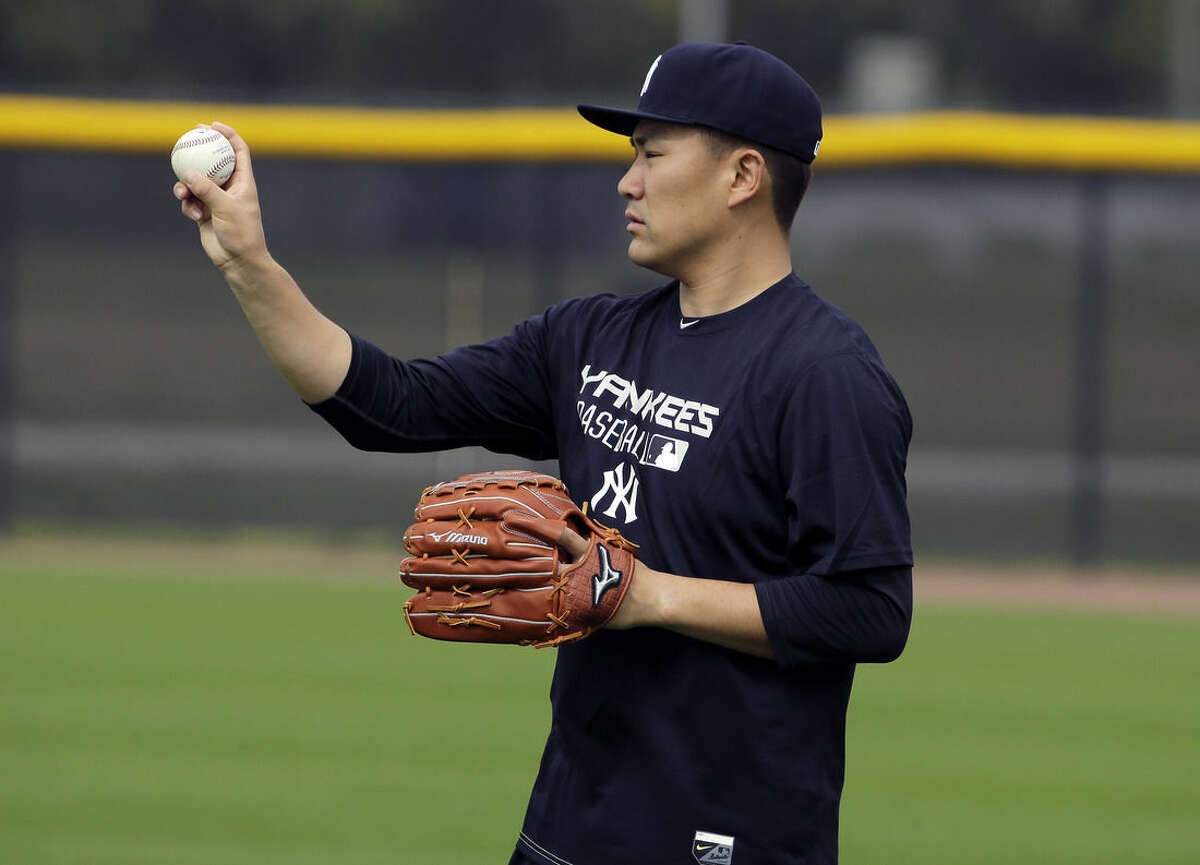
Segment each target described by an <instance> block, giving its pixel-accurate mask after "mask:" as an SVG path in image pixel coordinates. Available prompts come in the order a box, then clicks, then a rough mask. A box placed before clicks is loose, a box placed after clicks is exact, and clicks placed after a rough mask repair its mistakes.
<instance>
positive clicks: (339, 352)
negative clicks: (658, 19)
mask: <svg viewBox="0 0 1200 865" xmlns="http://www.w3.org/2000/svg"><path fill="white" fill-rule="evenodd" d="M580 111H581V113H582V114H583V116H584V117H585V118H587V119H588V120H590V121H591V122H593V123H596V124H597V125H599V126H601V127H603V128H605V129H609V130H612V131H616V132H619V133H620V134H623V135H630V136H631V142H632V144H633V149H634V158H633V163H632V165H631V166H630V168H629V170H628V171H627V172H626V173H625V175H624V176H623V177H622V178H621V180H620V182H619V184H618V186H617V190H618V192H619V193H620V194H621V196H622V197H623V198H624V199H625V200H626V217H627V219H628V225H627V230H628V232H629V235H630V243H629V257H630V258H631V259H632V260H633V261H634V262H635V263H637V264H639V265H641V266H643V267H646V268H649V269H652V270H655V271H657V272H659V273H662V274H664V275H667V276H670V277H672V278H673V279H672V281H671V282H669V283H667V284H666V285H663V286H661V287H659V288H656V289H653V290H651V291H648V292H645V293H643V294H639V295H635V296H632V297H616V296H612V295H601V296H596V297H590V298H582V299H574V300H569V301H566V302H564V303H561V304H558V305H556V306H554V307H551V308H550V309H548V310H547V311H546V312H544V313H543V314H542V315H539V316H536V317H535V318H532V319H529V320H528V321H525V322H522V323H521V324H518V325H517V326H516V328H514V330H513V331H512V333H510V334H509V335H508V336H506V337H503V338H500V339H497V340H493V341H491V342H488V343H485V344H482V345H477V346H467V347H463V348H459V349H456V350H455V351H452V352H450V353H449V354H446V355H443V356H441V357H439V358H434V359H431V360H416V361H408V362H402V361H399V360H397V359H395V358H391V357H389V356H387V355H386V354H384V353H383V352H382V351H380V350H379V349H377V348H375V347H374V346H372V345H370V344H369V343H367V342H366V341H364V340H362V339H359V338H356V337H355V338H352V337H350V336H349V335H348V334H347V333H346V332H345V331H343V330H342V329H341V328H339V327H337V326H336V325H335V324H333V323H332V322H330V321H329V320H328V319H326V318H324V317H323V316H322V315H321V314H320V313H319V312H317V311H316V310H315V309H314V308H313V307H312V306H311V305H310V304H309V303H308V301H307V300H305V298H304V296H303V294H301V292H300V290H299V288H298V287H297V286H296V284H295V283H294V282H293V281H292V280H291V278H290V277H289V276H288V275H287V273H286V271H284V270H283V269H282V268H280V267H279V266H278V265H277V264H275V263H274V261H273V260H272V259H271V258H270V256H269V254H268V253H267V250H266V245H265V242H264V240H263V233H262V226H261V222H260V218H259V212H258V203H257V194H256V192H255V188H254V180H253V174H252V171H251V168H250V161H249V153H248V151H247V148H246V145H245V143H244V142H242V140H241V139H240V138H239V137H237V135H236V134H235V133H234V132H233V130H231V129H229V128H228V127H226V126H220V125H218V128H219V129H220V130H221V131H222V132H223V133H224V134H225V135H226V136H228V137H229V138H230V139H231V141H232V142H233V144H234V147H235V148H236V150H237V155H238V169H237V173H236V174H235V175H234V177H233V179H232V181H231V183H230V185H229V188H228V190H227V191H225V190H221V189H218V188H216V187H215V186H213V185H212V184H211V183H208V182H207V181H205V180H203V179H198V178H189V179H188V185H187V186H184V185H182V184H181V185H179V186H177V187H176V195H177V197H179V198H180V199H181V201H182V208H183V212H184V213H185V214H186V215H187V216H189V217H190V218H191V219H193V220H195V221H196V222H198V224H199V226H200V234H201V241H202V243H203V245H204V248H205V250H206V251H207V252H208V254H209V256H210V257H211V258H212V260H213V262H214V263H215V264H216V265H217V266H218V267H219V268H220V269H221V270H222V272H223V274H224V275H225V277H226V279H227V280H228V282H229V284H230V286H231V287H232V288H233V290H234V293H235V294H236V296H237V297H238V300H239V301H240V302H241V304H242V306H243V308H244V310H245V312H246V315H247V317H248V318H249V320H250V322H251V324H252V325H253V326H254V328H255V330H256V331H257V333H258V335H259V337H260V339H261V340H262V342H263V344H264V346H265V347H266V350H267V351H268V353H269V354H270V356H271V358H272V359H273V360H274V361H275V363H276V364H277V365H278V366H279V368H280V369H281V370H282V372H283V374H284V376H285V377H286V378H287V380H288V381H289V382H290V383H291V384H292V386H293V387H294V388H295V389H296V391H297V392H298V393H299V394H300V396H301V397H302V398H303V399H304V400H306V401H307V402H308V403H310V404H311V405H312V407H313V409H314V411H316V412H317V413H318V414H320V415H321V416H322V417H324V418H325V419H326V420H327V421H329V422H330V423H332V424H333V425H334V426H335V427H337V428H338V429H339V430H340V431H341V432H342V433H343V434H344V435H345V436H346V437H347V439H349V440H350V441H351V442H352V443H353V444H355V445H356V446H358V447H361V448H365V449H375V450H394V451H421V450H436V449H441V448H450V447H458V446H462V445H483V446H485V447H488V448H490V449H492V450H494V451H497V452H502V453H512V454H517V455H521V456H525V457H530V458H536V459H547V458H555V457H557V458H558V459H559V461H560V467H561V476H562V478H563V480H564V481H565V482H566V484H567V486H568V488H569V489H570V490H571V491H572V492H573V493H574V495H575V496H576V498H577V500H579V501H582V500H583V499H587V500H588V501H590V504H591V508H592V510H593V512H595V513H596V514H597V515H598V516H599V517H600V518H601V519H603V520H606V521H611V522H612V523H613V524H614V525H615V526H616V527H617V528H619V529H620V531H621V532H622V533H623V534H624V535H625V536H626V537H627V538H629V539H630V540H632V541H634V542H636V543H638V544H639V545H640V549H639V557H640V559H641V562H640V563H639V565H638V569H637V572H636V575H635V579H634V581H633V584H632V587H631V589H630V593H629V595H628V597H627V598H626V601H625V603H624V605H623V606H622V607H621V608H620V610H619V611H618V613H617V615H616V617H615V618H614V619H613V621H612V622H611V623H610V625H609V626H608V627H607V628H605V629H604V630H602V631H601V632H599V633H597V634H595V635H593V636H591V637H589V638H588V639H586V640H583V641H582V642H579V643H576V644H572V645H567V646H564V647H562V648H560V649H559V650H558V657H557V664H556V669H555V674H554V681H553V684H552V687H551V701H552V704H553V710H554V714H553V722H552V726H551V730H550V734H549V738H548V740H547V743H546V749H545V753H544V756H543V759H542V764H541V768H540V771H539V773H538V777H537V781H536V782H535V784H534V788H533V792H532V795H531V798H530V802H529V808H528V811H527V814H526V818H525V824H524V827H523V829H522V831H521V833H520V836H519V840H518V846H517V850H516V852H515V853H514V854H513V859H512V862H514V863H524V862H532V863H538V865H566V863H571V865H600V863H656V865H658V863H686V862H694V861H699V862H703V863H726V865H751V863H801V862H803V863H810V865H811V863H832V862H835V861H836V859H837V819H838V803H839V799H840V795H841V787H842V779H843V767H844V729H845V717H846V707H847V702H848V700H849V695H850V686H851V681H852V678H853V671H854V665H855V663H858V662H864V661H878V662H882V661H888V660H891V659H893V658H895V657H896V656H897V655H898V654H899V653H900V651H901V650H902V648H903V646H904V643H905V640H906V638H907V634H908V627H909V622H910V619H911V608H912V594H911V565H912V554H911V549H910V543H909V526H908V515H907V510H906V506H905V483H904V467H905V459H906V453H907V447H908V441H909V438H910V434H911V420H910V418H909V414H908V409H907V407H906V405H905V402H904V399H903V397H902V395H901V393H900V391H899V388H898V387H897V386H896V384H895V382H894V381H893V380H892V378H891V376H890V375H889V374H888V373H887V371H886V369H885V368H884V366H883V363H882V361H881V360H880V359H879V356H878V354H877V353H876V351H875V349H874V347H873V346H872V345H871V343H870V341H869V339H868V338H867V336H866V334H865V333H864V332H863V331H862V330H861V328H859V327H858V326H857V325H856V324H855V323H854V322H853V321H851V320H850V319H849V318H848V317H847V316H845V315H844V314H843V313H841V312H840V311H838V310H837V309H836V308H834V307H833V306H831V305H830V304H828V303H826V302H825V301H824V300H822V299H821V298H819V297H818V296H817V295H816V294H815V293H814V292H813V290H812V289H811V288H809V287H808V286H807V285H805V284H804V283H803V282H802V281H801V280H800V279H799V278H798V277H797V276H795V275H794V274H793V273H792V263H791V247H790V242H789V232H790V225H791V222H792V217H793V215H794V212H795V210H796V206H797V205H798V203H799V201H800V198H801V197H802V196H803V194H804V190H805V187H806V186H807V183H808V178H809V171H810V169H809V165H810V164H811V162H812V160H813V158H814V157H815V156H816V153H817V150H818V147H819V144H820V137H821V110H820V103H819V102H818V100H817V97H816V94H815V93H813V91H812V90H811V88H809V86H808V85H807V83H805V82H804V80H803V79H802V78H800V76H799V75H797V74H796V73H795V72H794V71H792V70H791V69H790V68H789V67H788V66H786V65H785V64H783V63H782V62H781V61H779V60H778V59H776V58H774V57H772V56H771V55H769V54H767V53H765V52H763V51H760V50H758V49H756V48H753V47H751V46H748V45H744V44H738V45H707V44H691V45H681V46H677V47H675V48H672V49H671V50H669V51H667V52H665V53H664V54H663V55H662V56H661V57H659V58H658V59H657V60H655V62H654V64H653V65H652V66H651V68H650V72H649V74H648V75H647V77H646V82H645V85H644V86H643V88H642V96H641V101H640V103H639V106H638V110H637V111H632V112H630V111H618V110H614V109H606V108H599V107H596V106H580ZM189 187H190V189H189ZM572 552H573V551H572Z"/></svg>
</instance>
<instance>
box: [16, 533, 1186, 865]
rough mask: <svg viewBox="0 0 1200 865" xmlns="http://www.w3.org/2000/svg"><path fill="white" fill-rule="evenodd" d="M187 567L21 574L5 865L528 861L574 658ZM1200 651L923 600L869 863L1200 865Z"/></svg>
mask: <svg viewBox="0 0 1200 865" xmlns="http://www.w3.org/2000/svg"><path fill="white" fill-rule="evenodd" d="M223 567H224V568H225V570H226V571H228V570H229V567H228V565H225V566H223ZM184 570H187V571H188V572H189V574H190V575H189V576H187V577H180V576H179V575H178V574H177V573H167V572H165V571H163V570H162V569H161V568H160V569H157V570H156V567H155V566H153V565H152V564H147V563H146V562H141V563H140V564H139V566H138V567H137V568H136V569H135V573H133V574H128V573H124V572H123V571H124V569H123V568H122V567H121V566H120V562H115V561H113V560H111V559H106V558H104V557H98V558H97V560H96V561H94V562H91V563H84V562H81V563H78V564H77V565H75V566H73V567H71V568H69V569H64V568H62V567H61V565H59V566H58V567H46V566H38V565H37V564H36V563H32V562H24V563H22V562H17V561H13V560H11V559H0V779H2V783H0V862H3V863H7V865H24V863H29V865H33V863H37V865H58V863H88V865H108V863H112V865H117V863H120V865H140V863H147V865H148V863H154V865H166V863H179V865H190V863H196V865H200V863H204V865H211V863H218V862H219V863H226V865H239V863H247V865H249V863H254V865H275V863H279V865H285V863H286V865H305V863H365V865H369V863H385V862H386V863H389V865H394V863H429V865H458V863H462V865H493V863H502V862H504V861H505V857H506V856H507V853H508V852H509V851H511V849H512V844H513V841H514V838H515V834H516V831H517V829H518V827H519V825H520V819H521V815H522V813H523V810H524V805H525V799H526V796H527V794H528V790H529V786H530V784H531V783H532V780H533V774H534V771H535V769H536V766H537V758H538V755H539V753H540V750H541V745H542V741H543V739H544V736H545V732H546V727H547V724H548V719H549V711H548V710H549V704H548V701H547V696H546V695H547V687H548V681H549V674H550V670H551V666H552V663H553V654H552V653H551V652H549V651H546V652H533V651H525V650H519V649H507V648H502V647H494V648H493V647H477V646H457V645H452V644H440V643H434V642H430V641H424V640H418V639H414V638H411V637H410V636H409V635H408V633H407V630H406V629H405V628H404V625H403V620H402V618H401V617H400V615H399V603H400V600H401V599H402V597H403V594H404V591H403V589H402V588H398V587H397V586H395V585H394V584H392V583H390V582H387V581H364V580H358V581H348V580H314V579H303V578H301V579H291V580H287V581H281V580H279V579H277V578H272V579H262V578H253V577H250V576H248V575H245V574H239V573H236V572H234V573H229V572H226V573H222V574H220V575H213V576H207V577H206V576H198V575H197V573H196V572H197V568H196V567H195V565H194V564H193V566H191V567H189V568H186V569H184ZM1198 647H1200V622H1197V621H1195V620H1187V619H1182V620H1181V619H1155V618H1135V617H1119V616H1115V615H1111V614H1109V615H1099V614H1085V613H1061V612H1060V613H1053V614H1051V613H1038V612H1028V611H1024V612H1016V611H1014V612H1003V611H982V610H962V609H953V608H939V607H934V606H931V605H927V606H926V607H924V608H922V609H921V610H920V611H919V614H918V618H917V621H916V623H915V625H914V631H913V635H912V639H911V641H910V644H909V648H908V650H907V652H906V654H905V656H904V657H903V658H902V659H901V661H899V662H897V663H895V664H892V665H889V666H886V667H871V668H863V669H861V670H860V672H859V677H858V680H857V683H856V685H855V697H854V700H853V702H852V707H851V719H850V730H849V742H850V744H849V766H848V775H847V786H846V795H845V799H844V804H843V820H842V849H843V862H844V863H848V865H873V863H909V862H911V863H923V865H928V863H937V865H941V863H953V865H972V863H1022V865H1024V863H1034V862H1047V863H1055V865H1064V863H1084V862H1086V863H1114V865H1115V863H1122V865H1127V863H1184V862H1188V863H1191V862H1195V861H1196V857H1197V851H1198V850H1200V746H1198V742H1200V688H1197V683H1198V675H1197V666H1198V662H1200V648H1198Z"/></svg>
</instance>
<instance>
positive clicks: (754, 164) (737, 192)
mask: <svg viewBox="0 0 1200 865" xmlns="http://www.w3.org/2000/svg"><path fill="white" fill-rule="evenodd" d="M729 159H730V163H731V173H730V183H729V206H730V207H731V208H733V207H737V206H738V205H739V204H742V203H743V202H745V201H749V200H750V199H752V198H754V197H755V196H756V195H759V194H760V193H762V194H765V193H766V191H767V182H768V181H767V164H766V162H765V161H764V160H763V156H762V154H761V153H759V152H758V150H757V149H755V148H753V147H739V148H737V149H736V150H734V151H733V152H732V153H730V154H729Z"/></svg>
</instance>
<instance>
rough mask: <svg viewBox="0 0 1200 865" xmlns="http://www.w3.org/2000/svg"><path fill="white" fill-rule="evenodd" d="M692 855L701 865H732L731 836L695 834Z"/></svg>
mask: <svg viewBox="0 0 1200 865" xmlns="http://www.w3.org/2000/svg"><path fill="white" fill-rule="evenodd" d="M692 855H693V856H695V857H696V861H697V862H699V863H701V865H733V836H731V835H716V834H714V833H712V832H697V833H696V838H695V840H693V841H692Z"/></svg>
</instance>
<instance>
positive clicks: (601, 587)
mask: <svg viewBox="0 0 1200 865" xmlns="http://www.w3.org/2000/svg"><path fill="white" fill-rule="evenodd" d="M596 552H597V553H598V554H599V557H600V573H598V574H593V575H592V606H593V607H598V606H600V599H601V598H602V597H604V593H605V592H607V591H608V590H609V589H611V588H612V587H613V586H616V585H620V583H621V576H622V575H621V572H620V571H618V570H617V569H616V568H614V567H613V566H612V559H610V558H609V556H608V547H606V546H604V545H603V544H597V545H596Z"/></svg>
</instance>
